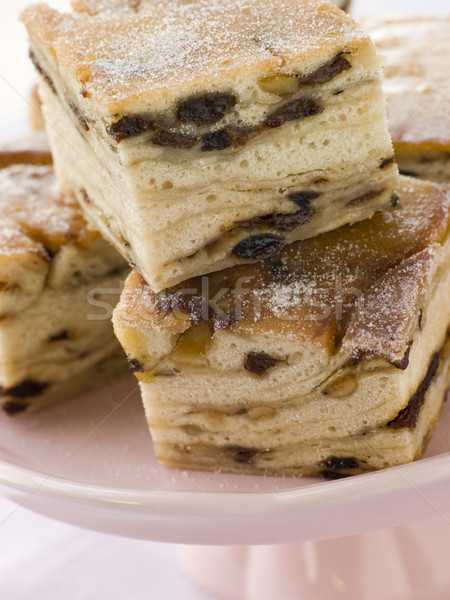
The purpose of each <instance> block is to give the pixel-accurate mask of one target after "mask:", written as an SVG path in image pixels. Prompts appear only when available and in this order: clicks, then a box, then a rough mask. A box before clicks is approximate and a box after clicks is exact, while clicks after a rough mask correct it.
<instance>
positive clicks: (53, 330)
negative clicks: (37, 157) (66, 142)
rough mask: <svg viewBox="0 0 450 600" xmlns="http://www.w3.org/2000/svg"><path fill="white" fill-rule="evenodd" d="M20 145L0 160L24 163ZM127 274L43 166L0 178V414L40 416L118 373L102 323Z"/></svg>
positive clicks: (115, 348)
mask: <svg viewBox="0 0 450 600" xmlns="http://www.w3.org/2000/svg"><path fill="white" fill-rule="evenodd" d="M21 144H22V146H23V148H22V150H21V151H20V152H19V151H17V152H14V151H11V152H9V151H8V152H9V154H8V152H6V151H5V152H0V160H1V159H2V158H5V161H4V162H7V161H6V156H7V155H8V162H9V163H11V162H14V160H18V161H19V162H20V161H23V160H25V158H26V157H27V156H29V155H30V156H31V155H32V148H33V143H31V144H30V145H29V146H27V144H26V142H22V143H21ZM22 146H21V147H22ZM18 147H19V145H18ZM31 159H32V156H31V158H30V160H31ZM127 273H128V267H127V264H126V263H125V261H124V260H123V259H122V257H121V256H120V255H119V254H117V253H116V252H115V251H114V249H113V248H112V247H111V246H109V244H108V243H107V242H105V241H104V240H102V238H101V237H100V235H99V234H98V233H97V232H95V231H93V230H91V229H89V227H88V226H87V224H86V222H85V220H84V218H83V216H82V213H81V211H80V208H79V206H78V204H77V203H76V201H75V200H73V199H72V198H70V197H68V196H64V195H63V194H62V193H61V192H60V191H59V189H58V186H57V184H56V179H55V176H54V173H53V169H52V167H51V166H35V165H27V164H15V165H14V164H10V166H8V167H6V168H4V169H2V170H0V316H1V319H0V386H1V388H0V390H1V391H0V406H1V408H2V409H3V410H4V411H6V412H7V413H8V414H16V413H19V412H22V411H26V410H34V409H36V408H41V407H42V406H45V405H46V404H48V403H50V402H53V401H56V400H62V399H63V398H65V397H67V396H68V395H72V393H77V392H78V391H81V390H85V389H89V388H91V387H96V386H97V385H101V384H102V383H105V382H106V381H107V380H108V378H109V377H111V378H112V377H115V376H118V375H120V374H122V373H125V372H126V361H125V360H124V359H123V356H122V357H121V350H120V346H119V344H118V342H117V340H116V339H115V336H114V332H113V329H112V326H111V322H110V318H111V312H112V309H113V307H114V305H115V303H116V302H117V300H118V298H119V295H120V290H121V287H122V284H123V280H124V279H125V277H126V275H127Z"/></svg>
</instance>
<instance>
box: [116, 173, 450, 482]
mask: <svg viewBox="0 0 450 600" xmlns="http://www.w3.org/2000/svg"><path fill="white" fill-rule="evenodd" d="M400 198H401V202H402V207H401V208H398V209H397V210H396V211H394V212H392V213H378V214H377V215H375V216H374V217H373V219H370V220H366V221H363V222H360V223H357V224H354V225H347V226H344V227H343V228H341V229H340V230H338V231H334V232H331V233H327V234H322V235H320V236H317V237H316V238H313V239H309V240H304V241H299V242H296V243H295V244H291V245H290V246H286V247H285V248H283V250H282V251H281V252H280V253H279V255H278V256H277V257H276V258H274V257H272V258H268V259H265V260H264V261H261V262H259V263H258V264H256V265H252V266H251V267H250V266H239V267H233V268H231V269H227V270H225V271H223V272H219V273H214V274H211V275H209V276H203V277H200V278H196V279H193V280H190V281H188V282H186V283H185V284H183V285H180V286H178V287H174V288H172V289H171V290H165V291H163V292H160V293H154V292H153V291H152V290H151V289H150V287H149V286H148V285H147V284H146V283H145V282H144V280H143V279H142V278H141V277H140V275H139V274H138V273H136V272H132V274H131V275H130V277H129V279H128V280H127V282H126V285H125V290H124V292H123V295H122V298H121V301H120V303H119V304H118V306H117V307H116V310H115V313H114V317H113V321H114V323H115V331H116V334H117V336H118V337H119V340H120V341H121V343H122V345H123V347H124V349H125V351H126V353H127V355H128V357H129V361H130V364H131V365H132V368H133V369H134V370H135V372H136V374H137V377H138V379H139V381H140V385H141V390H142V395H143V401H144V406H145V410H146V415H147V419H148V423H149V425H150V430H151V433H152V436H153V440H154V445H155V449H156V453H157V455H158V457H159V459H160V460H161V461H162V462H163V463H164V464H165V465H168V466H173V467H181V468H193V469H214V470H215V469H218V470H223V471H236V472H245V473H275V474H280V473H284V474H288V475H299V474H306V475H317V474H323V475H324V476H325V477H339V476H341V475H349V474H354V473H360V472H363V471H369V470H372V469H379V468H383V467H388V466H390V465H398V464H400V463H404V462H407V461H411V460H414V459H416V458H418V457H419V456H420V455H421V454H422V452H423V450H424V447H425V445H426V443H427V441H428V439H429V437H430V435H431V432H432V429H433V426H434V424H435V422H436V420H437V418H438V415H439V412H440V409H441V406H442V403H443V400H444V398H445V394H446V390H447V388H448V386H449V383H450V372H449V366H450V355H449V351H450V346H449V343H448V341H447V330H448V326H449V323H450V304H449V302H448V298H449V296H450V268H449V267H450V264H449V261H450V241H449V239H448V230H449V224H450V209H449V206H450V186H444V185H443V184H440V185H439V184H437V183H431V182H423V181H418V180H415V179H412V178H404V179H403V181H402V182H401V185H400Z"/></svg>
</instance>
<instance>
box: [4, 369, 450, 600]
mask: <svg viewBox="0 0 450 600" xmlns="http://www.w3.org/2000/svg"><path fill="white" fill-rule="evenodd" d="M449 431H450V404H447V405H446V407H445V408H444V412H443V414H442V418H441V420H440V423H439V425H438V429H437V431H436V434H435V436H434V437H433V441H432V443H431V445H430V447H429V448H428V451H427V453H426V456H425V457H424V458H423V459H421V460H420V461H417V462H416V463H413V464H409V465H404V466H402V467H399V468H392V469H386V470H384V471H380V472H376V473H370V474H368V475H361V476H357V477H353V478H349V479H343V480H338V481H330V482H322V481H320V480H318V479H313V478H303V479H294V478H288V477H285V478H276V477H250V476H238V475H227V474H220V473H199V472H194V471H177V470H169V469H165V468H164V467H161V466H160V465H158V463H157V462H156V459H155V456H154V454H153V450H152V444H151V441H150V437H149V434H148V430H147V426H146V423H145V419H144V415H143V409H142V407H141V403H140V400H139V395H138V392H137V389H136V385H135V382H134V380H133V379H132V378H130V379H125V380H123V381H121V382H119V383H118V384H116V385H114V386H111V387H109V388H105V389H103V390H101V391H99V392H92V393H90V394H86V395H84V396H81V397H79V398H76V399H73V400H71V401H68V402H64V403H61V404H60V405H55V406H53V407H50V408H48V409H46V410H44V411H41V412H38V413H36V414H31V415H23V416H21V417H15V418H10V417H7V416H5V415H2V416H0V491H1V493H2V494H3V495H5V496H7V497H9V498H10V499H12V500H14V501H15V502H17V503H19V504H20V505H22V506H23V507H24V508H28V509H30V510H33V511H35V512H38V513H41V514H44V515H46V516H49V517H52V518H55V519H58V520H61V521H65V522H68V523H72V524H75V525H78V526H81V527H86V528H90V529H95V530H99V531H103V532H106V533H112V534H118V535H123V536H128V537H135V538H144V539H149V540H160V541H165V542H174V543H178V544H183V546H182V547H180V554H181V562H182V565H183V567H184V569H185V571H186V573H188V575H189V576H190V577H192V579H193V580H194V581H196V582H197V583H198V584H200V585H202V586H203V587H205V588H207V589H209V590H210V591H212V592H215V593H217V594H219V595H221V596H223V597H224V598H229V599H233V600H269V599H270V600H274V599H277V600H278V598H279V599H280V600H294V599H295V600H334V599H337V598H342V599H345V600H415V599H416V598H417V600H425V599H426V600H448V598H449V597H450V569H449V568H448V564H447V563H448V559H449V557H450V528H449V525H450V516H449V515H450V436H449V435H448V432H449Z"/></svg>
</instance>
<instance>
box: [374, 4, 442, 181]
mask: <svg viewBox="0 0 450 600" xmlns="http://www.w3.org/2000/svg"><path fill="white" fill-rule="evenodd" d="M363 25H364V26H365V27H366V28H367V30H368V31H369V33H370V34H371V36H372V39H373V40H374V42H375V43H376V44H377V46H378V47H379V49H380V51H381V52H382V53H383V54H385V55H386V57H387V60H386V65H385V67H384V84H383V87H384V91H385V94H386V100H387V110H388V118H389V127H390V131H391V135H392V140H393V142H394V149H395V155H396V158H397V162H398V165H399V168H400V170H401V171H402V172H403V173H405V174H408V175H414V176H416V177H421V178H424V179H431V180H434V181H450V112H449V110H448V99H449V97H450V71H449V64H450V16H444V15H439V16H435V17H433V16H428V17H427V16H420V17H414V16H409V15H380V16H377V17H367V18H366V19H365V20H364V21H363Z"/></svg>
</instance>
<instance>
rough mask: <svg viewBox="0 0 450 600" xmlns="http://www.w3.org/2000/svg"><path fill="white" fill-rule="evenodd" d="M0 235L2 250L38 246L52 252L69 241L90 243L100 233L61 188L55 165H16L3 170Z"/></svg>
mask: <svg viewBox="0 0 450 600" xmlns="http://www.w3.org/2000/svg"><path fill="white" fill-rule="evenodd" d="M0 237H1V242H0V252H1V253H2V254H8V253H9V252H17V251H18V250H19V249H20V248H21V247H22V248H24V250H25V251H27V250H28V249H29V247H30V246H35V247H36V249H37V250H38V251H40V252H41V253H44V254H47V255H48V254H50V256H51V255H53V254H56V253H57V252H58V251H59V250H60V249H61V247H62V246H64V245H66V244H75V245H77V246H80V247H89V245H90V244H92V243H93V242H95V241H96V240H98V239H99V238H100V235H99V234H98V233H96V232H94V231H92V230H90V229H89V228H88V226H87V224H86V221H85V220H84V218H83V215H82V212H81V209H80V207H79V206H78V204H77V202H76V201H75V200H74V199H72V198H70V197H68V196H66V195H64V194H62V193H61V192H60V190H59V188H58V185H57V182H56V178H55V175H54V172H53V168H52V167H46V166H32V165H13V166H10V167H7V168H5V169H2V170H0Z"/></svg>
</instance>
